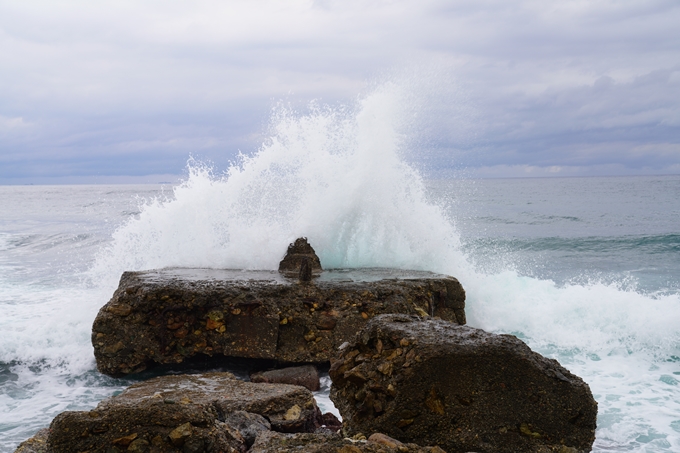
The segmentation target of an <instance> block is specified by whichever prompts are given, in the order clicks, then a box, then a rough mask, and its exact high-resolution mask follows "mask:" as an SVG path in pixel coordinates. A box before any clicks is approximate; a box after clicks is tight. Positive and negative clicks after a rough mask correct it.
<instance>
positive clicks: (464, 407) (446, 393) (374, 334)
mask: <svg viewBox="0 0 680 453" xmlns="http://www.w3.org/2000/svg"><path fill="white" fill-rule="evenodd" d="M330 376H331V379H332V380H333V385H332V387H331V399H332V400H333V402H334V403H335V405H336V407H337V408H338V409H339V411H340V413H341V415H342V417H343V431H344V432H345V433H346V434H349V435H353V434H356V433H363V434H366V435H368V434H370V433H374V432H380V433H384V434H387V435H389V436H391V437H393V438H395V439H398V440H400V441H402V442H414V443H417V444H420V445H439V446H441V447H442V448H444V449H445V450H446V451H448V452H449V453H453V452H468V451H475V452H488V453H491V452H493V453H515V452H525V453H538V452H547V451H564V452H576V451H590V449H591V447H592V444H593V441H594V439H595V427H596V416H597V403H596V402H595V400H594V399H593V397H592V394H591V392H590V389H589V387H588V385H587V384H586V383H585V382H583V380H582V379H581V378H579V377H577V376H574V375H573V374H571V373H570V372H569V371H567V370H566V369H565V368H563V367H562V366H560V364H559V363H558V362H557V361H555V360H551V359H547V358H545V357H543V356H541V355H539V354H537V353H535V352H532V351H531V350H530V349H529V347H528V346H526V345H525V344H524V343H523V342H522V341H520V340H519V339H517V338H516V337H514V336H511V335H494V334H490V333H487V332H484V331H482V330H479V329H474V328H471V327H466V326H459V325H457V324H454V323H450V322H446V321H443V320H438V319H427V320H421V319H419V318H417V317H413V316H404V315H384V316H379V317H376V318H374V319H372V320H371V321H370V322H369V323H368V325H367V326H366V327H365V328H364V329H363V330H362V331H361V332H360V333H359V335H357V337H356V339H355V341H353V342H352V343H350V344H349V345H348V346H347V347H345V348H344V349H343V350H342V353H341V356H340V357H339V358H338V360H336V361H334V362H333V364H332V366H331V370H330Z"/></svg>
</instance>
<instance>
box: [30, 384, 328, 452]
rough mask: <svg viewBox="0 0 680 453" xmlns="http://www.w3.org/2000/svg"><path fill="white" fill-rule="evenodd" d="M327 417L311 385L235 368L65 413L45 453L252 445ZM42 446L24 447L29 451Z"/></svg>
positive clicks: (134, 389) (144, 387)
mask: <svg viewBox="0 0 680 453" xmlns="http://www.w3.org/2000/svg"><path fill="white" fill-rule="evenodd" d="M322 423H323V420H322V418H321V414H320V412H319V410H318V408H317V407H316V403H315V401H314V398H313V396H312V394H311V392H309V391H308V390H307V389H305V388H303V387H300V386H293V385H286V384H255V383H252V382H245V381H240V380H238V379H236V378H235V377H234V376H233V375H232V374H230V373H205V374H199V375H174V376H163V377H158V378H154V379H150V380H148V381H145V382H141V383H138V384H134V385H132V386H130V387H128V388H127V389H126V390H125V391H124V392H123V393H121V394H120V395H118V396H114V397H112V398H109V399H107V400H104V401H102V402H101V403H100V404H99V405H98V406H97V407H96V408H95V409H93V410H91V411H83V412H63V413H61V414H59V415H58V416H57V417H56V418H55V419H54V420H53V421H52V424H51V426H50V430H49V434H48V436H47V445H48V446H49V449H48V450H47V451H46V452H45V453H67V452H68V453H71V452H83V451H90V452H99V451H101V452H109V451H136V452H146V451H158V452H179V451H182V452H184V453H191V452H196V453H200V452H215V453H217V452H239V453H243V452H245V451H246V449H247V447H248V445H249V443H248V442H249V441H250V443H251V444H252V442H253V441H254V439H255V437H256V436H257V434H258V433H261V432H262V431H268V430H269V428H270V427H271V429H274V430H280V431H283V432H314V431H315V430H316V429H317V428H318V427H319V426H321V424H322ZM32 451H38V450H24V451H23V452H25V453H29V452H32Z"/></svg>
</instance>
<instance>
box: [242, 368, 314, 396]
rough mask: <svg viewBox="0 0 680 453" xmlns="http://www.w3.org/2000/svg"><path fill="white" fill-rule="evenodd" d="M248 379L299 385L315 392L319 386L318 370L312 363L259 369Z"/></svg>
mask: <svg viewBox="0 0 680 453" xmlns="http://www.w3.org/2000/svg"><path fill="white" fill-rule="evenodd" d="M250 380H251V382H268V383H270V384H291V385H301V386H303V387H305V388H307V389H309V390H311V391H312V392H316V391H317V390H319V388H320V387H321V384H320V382H319V372H318V371H317V369H316V367H315V366H314V365H304V366H295V367H287V368H280V369H278V370H270V371H260V372H258V373H254V374H252V375H251V376H250Z"/></svg>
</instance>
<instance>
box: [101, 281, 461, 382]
mask: <svg viewBox="0 0 680 453" xmlns="http://www.w3.org/2000/svg"><path fill="white" fill-rule="evenodd" d="M464 307H465V291H464V290H463V288H462V287H461V285H460V283H459V282H458V280H456V279H455V278H452V277H447V276H443V275H438V274H432V273H428V272H416V271H396V270H391V269H367V270H361V271H349V270H332V271H325V272H324V273H323V274H322V275H321V276H320V277H318V278H316V279H315V280H314V282H311V283H308V284H300V283H299V282H298V280H297V277H296V278H294V279H289V278H287V277H285V276H284V275H282V274H280V273H278V272H276V271H241V270H211V269H162V270H154V271H143V272H125V273H124V274H123V276H122V277H121V280H120V285H119V287H118V289H117V290H116V292H115V293H114V295H113V297H112V299H111V300H110V301H109V302H108V303H107V304H106V305H104V307H102V309H101V310H100V311H99V313H98V315H97V317H96V319H95V321H94V324H93V327H92V344H93V346H94V354H95V359H96V361H97V368H98V369H99V371H101V372H102V373H104V374H108V375H111V376H123V375H126V374H130V373H137V372H140V371H143V370H145V369H146V368H148V367H150V366H154V365H159V364H161V365H173V364H180V363H183V362H185V361H187V360H188V359H193V358H201V357H208V356H209V357H236V358H249V359H267V360H272V361H276V362H280V363H289V364H302V363H327V362H328V361H329V360H330V358H331V357H332V356H333V355H334V354H335V352H336V351H337V348H338V347H339V346H340V345H341V344H343V343H344V342H345V341H347V340H349V339H351V338H352V337H353V336H354V335H355V334H356V332H357V331H358V330H359V329H361V328H362V327H363V326H364V325H365V324H366V323H367V322H368V320H370V319H371V318H373V317H375V316H377V315H379V314H384V313H404V314H414V315H415V314H418V315H421V316H437V317H440V318H442V319H446V320H450V321H453V322H461V323H462V322H464V319H465V316H464Z"/></svg>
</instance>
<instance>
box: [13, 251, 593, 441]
mask: <svg viewBox="0 0 680 453" xmlns="http://www.w3.org/2000/svg"><path fill="white" fill-rule="evenodd" d="M464 324H465V291H464V290H463V287H462V286H461V284H460V283H459V282H458V280H456V279H455V278H452V277H449V276H443V275H437V274H431V273H426V272H417V271H397V270H386V269H362V270H354V271H350V270H331V271H323V270H322V268H321V263H320V261H319V259H318V257H316V254H315V253H314V250H313V249H312V247H311V246H310V245H309V244H308V243H307V241H306V239H304V238H300V239H298V240H296V241H295V243H293V244H291V245H290V246H289V248H288V253H287V254H286V256H285V257H284V259H283V260H282V262H281V265H280V268H279V272H270V271H236V270H206V269H161V270H154V271H145V272H126V273H124V274H123V276H122V277H121V281H120V285H119V288H118V289H117V290H116V292H115V293H114V295H113V297H112V299H111V300H110V301H109V302H108V303H107V304H106V305H104V307H102V309H101V310H100V312H99V314H98V315H97V318H96V319H95V321H94V324H93V330H92V343H93V346H94V354H95V358H96V361H97V368H98V369H99V371H100V372H102V373H104V374H108V375H111V376H123V375H129V374H132V373H138V372H140V371H142V370H146V369H152V368H154V367H160V366H162V367H166V369H167V368H171V369H172V367H181V366H182V364H186V363H192V361H194V360H197V359H199V360H200V359H201V358H208V357H211V358H212V360H213V362H212V363H215V362H214V361H217V362H219V361H220V360H221V359H220V358H223V359H224V360H226V359H228V358H239V359H240V360H243V361H245V362H246V363H252V364H253V366H252V371H253V372H255V371H262V370H258V369H257V368H258V366H259V367H261V364H262V361H265V362H266V363H267V364H268V367H269V368H271V369H270V370H268V371H264V372H259V373H253V374H251V377H250V380H249V381H247V380H240V379H238V378H236V377H235V376H234V375H233V374H231V373H228V372H210V371H207V370H206V372H203V373H200V374H171V375H167V376H160V377H156V378H153V379H149V380H146V381H143V382H139V383H137V384H134V385H132V386H130V387H128V388H127V389H126V390H125V391H124V392H123V393H121V394H120V395H117V396H113V397H111V398H109V399H106V400H104V401H102V402H101V403H100V404H99V405H98V406H97V407H96V408H95V409H93V410H91V411H77V412H75V411H67V412H64V413H62V414H60V415H58V416H57V417H56V418H55V419H54V420H53V422H52V424H51V425H50V427H49V428H47V429H45V430H42V431H40V432H39V433H37V434H36V435H35V436H34V437H33V438H31V439H29V440H27V441H26V442H24V443H23V444H21V445H20V446H19V447H18V449H17V450H16V453H66V452H88V453H93V452H105V453H119V452H123V451H129V452H137V453H146V452H148V453H160V452H183V453H201V452H206V453H213V452H214V453H217V452H238V453H246V452H250V453H275V452H277V453H278V452H284V451H285V452H287V451H299V452H318V453H326V452H328V453H360V452H431V453H440V452H442V451H446V452H448V453H463V452H480V453H481V452H484V453H497V452H498V453H514V452H527V453H547V452H558V453H581V452H587V451H590V449H591V447H592V443H593V441H594V433H595V427H596V426H595V422H596V415H597V403H596V402H595V401H594V399H593V397H592V394H591V392H590V389H589V388H588V385H587V384H586V383H585V382H583V380H581V379H580V378H579V377H577V376H574V375H572V374H571V373H569V371H568V370H566V369H564V368H563V367H561V366H560V365H559V363H557V362H556V361H554V360H550V359H546V358H544V357H542V356H540V355H539V354H537V353H534V352H532V351H531V350H530V349H529V348H528V347H527V346H526V345H525V344H524V343H523V342H521V341H520V340H519V339H517V338H515V337H513V336H510V335H494V334H490V333H487V332H484V331H482V330H479V329H474V328H471V327H467V326H464ZM256 363H258V364H259V365H258V366H256V365H255V364H256ZM315 365H325V366H329V365H330V377H331V379H332V388H331V399H332V400H333V402H334V403H335V405H336V407H337V408H338V409H339V411H340V413H341V415H342V418H343V422H342V423H341V422H340V421H339V420H338V419H337V418H335V417H334V416H333V415H332V414H322V413H321V411H320V410H319V408H318V407H317V404H316V402H315V400H314V397H313V394H312V393H311V392H312V391H314V390H315V389H318V382H319V380H318V379H319V378H318V373H317V370H316V368H315ZM291 366H292V367H291Z"/></svg>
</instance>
